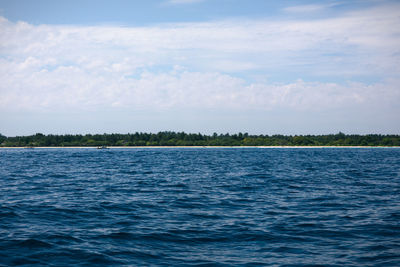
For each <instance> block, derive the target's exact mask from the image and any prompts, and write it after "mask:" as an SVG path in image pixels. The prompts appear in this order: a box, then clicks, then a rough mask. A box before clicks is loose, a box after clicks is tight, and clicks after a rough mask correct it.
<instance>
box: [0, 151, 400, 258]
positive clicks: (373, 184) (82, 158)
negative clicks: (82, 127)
mask: <svg viewBox="0 0 400 267" xmlns="http://www.w3.org/2000/svg"><path fill="white" fill-rule="evenodd" d="M399 222H400V149H396V148H282V149H280V148H265V149H264V148H238V149H235V148H144V149H139V148H135V149H108V150H96V149H89V148H87V149H0V265H4V266H9V265H29V266H32V265H38V266H39V265H40V266H43V265H50V266H71V265H73V266H95V265H105V266H112V265H131V266H147V265H155V266H157V265H161V266H209V265H211V266H231V265H239V266H265V265H272V266H400V223H399Z"/></svg>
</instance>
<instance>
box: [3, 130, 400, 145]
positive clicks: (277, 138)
mask: <svg viewBox="0 0 400 267" xmlns="http://www.w3.org/2000/svg"><path fill="white" fill-rule="evenodd" d="M72 146H82V147H93V146H400V135H381V134H367V135H354V134H352V135H347V134H344V133H341V132H340V133H338V134H328V135H250V134H248V133H238V134H228V133H227V134H217V133H214V134H212V135H204V134H200V133H197V134H195V133H185V132H170V131H165V132H159V133H142V132H140V133H139V132H136V133H128V134H86V135H80V134H75V135H72V134H65V135H53V134H49V135H44V134H41V133H37V134H35V135H29V136H15V137H7V136H4V135H1V134H0V147H72Z"/></svg>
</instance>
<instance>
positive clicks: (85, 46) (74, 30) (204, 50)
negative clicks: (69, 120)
mask: <svg viewBox="0 0 400 267" xmlns="http://www.w3.org/2000/svg"><path fill="white" fill-rule="evenodd" d="M309 8H311V9H312V8H315V7H309ZM398 10H400V5H395V6H393V5H392V6H383V7H377V8H373V9H367V10H360V11H357V12H351V13H347V14H344V15H342V16H340V17H334V18H326V19H319V20H307V21H306V20H285V21H268V20H228V21H216V22H205V23H183V24H164V25H158V26H148V27H122V26H121V27H119V26H68V25H31V24H28V23H25V22H17V23H13V22H10V21H8V20H7V19H6V18H3V17H0V79H1V81H2V82H1V84H0V95H1V98H0V109H1V110H3V111H16V110H18V111H23V110H33V111H34V110H66V109H70V108H75V109H82V110H87V109H89V110H90V109H91V110H96V109H99V108H102V107H111V108H112V107H125V108H129V109H132V110H145V109H159V110H164V109H169V108H184V109H186V108H187V109H190V108H193V107H195V108H216V109H237V110H243V111H245V110H265V111H268V110H273V109H277V108H290V109H293V110H329V109H345V108H348V107H355V106H359V107H363V108H368V107H371V106H373V107H380V106H382V107H383V106H384V107H388V106H392V107H393V111H398V109H399V108H398V107H397V106H398V105H397V103H398V102H399V100H400V93H399V84H400V83H399V77H398V73H400V64H399V62H400V49H399V47H400V27H399V26H400V16H399V12H398ZM289 11H292V12H294V11H299V8H297V9H296V8H292V9H289ZM300 11H301V10H300ZM303 11H304V10H303ZM278 74H279V75H278ZM310 77H311V78H310ZM371 77H373V81H369V78H371Z"/></svg>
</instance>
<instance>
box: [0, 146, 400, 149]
mask: <svg viewBox="0 0 400 267" xmlns="http://www.w3.org/2000/svg"><path fill="white" fill-rule="evenodd" d="M2 148H3V149H36V148H39V149H44V148H51V149H59V148H73V149H82V148H88V149H98V147H97V146H38V147H36V146H35V147H26V146H18V147H0V149H2ZM124 148H125V149H135V148H140V149H143V148H400V146H107V149H124Z"/></svg>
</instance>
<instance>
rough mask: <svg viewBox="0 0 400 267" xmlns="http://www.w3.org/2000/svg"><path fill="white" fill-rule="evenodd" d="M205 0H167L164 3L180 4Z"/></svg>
mask: <svg viewBox="0 0 400 267" xmlns="http://www.w3.org/2000/svg"><path fill="white" fill-rule="evenodd" d="M204 1H205V0H167V1H166V4H170V5H182V4H194V3H199V2H204Z"/></svg>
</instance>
